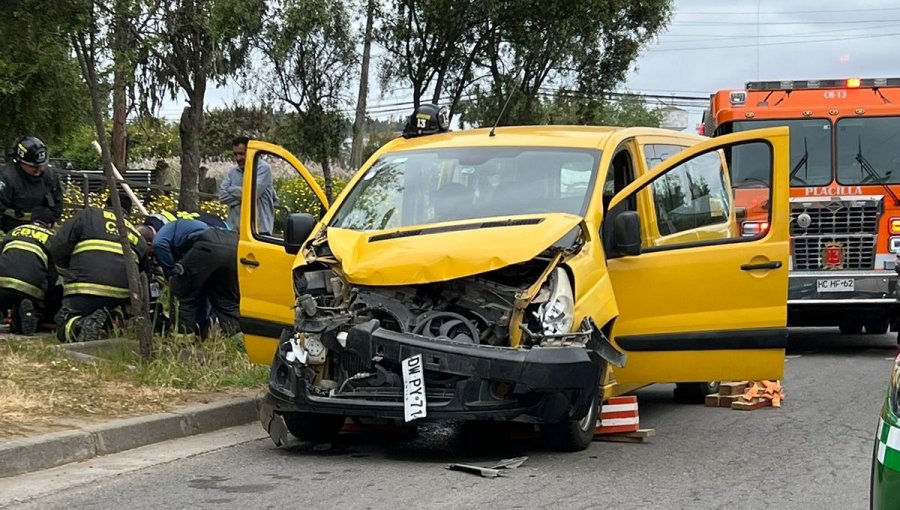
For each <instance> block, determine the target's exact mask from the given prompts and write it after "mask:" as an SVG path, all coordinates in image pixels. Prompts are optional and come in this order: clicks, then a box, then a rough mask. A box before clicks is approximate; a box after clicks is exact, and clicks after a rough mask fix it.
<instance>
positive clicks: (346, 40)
mask: <svg viewBox="0 0 900 510" xmlns="http://www.w3.org/2000/svg"><path fill="white" fill-rule="evenodd" d="M257 47H258V49H259V51H260V53H261V54H262V55H263V56H264V59H263V62H261V63H260V66H259V69H258V70H257V73H258V78H259V79H256V80H254V83H253V84H249V85H254V86H255V88H257V89H258V90H260V91H261V92H262V93H263V94H264V95H265V96H266V97H267V98H269V99H271V100H273V101H275V102H276V104H277V105H278V106H281V105H285V106H287V107H289V108H290V109H292V110H293V113H294V115H292V116H289V117H288V118H286V119H285V121H284V122H283V123H282V127H285V126H287V127H289V129H291V130H292V132H293V133H294V134H295V135H296V136H295V137H293V138H294V139H295V143H296V144H297V147H296V150H298V152H300V153H301V154H304V155H306V156H308V157H310V158H311V159H313V160H314V161H317V162H318V163H319V164H321V165H322V174H323V176H324V177H325V194H326V196H327V197H328V198H329V200H330V199H331V197H332V175H331V173H332V172H331V162H332V161H333V160H334V159H335V158H337V156H338V155H339V153H340V148H341V142H342V140H343V133H344V132H345V131H346V129H345V127H346V119H345V118H344V115H343V113H341V111H340V107H341V106H342V105H344V104H345V103H346V101H345V100H344V98H343V97H342V94H344V93H345V92H346V91H347V87H348V82H349V76H350V74H351V72H352V70H353V69H354V68H355V66H356V62H357V59H356V48H355V41H354V40H353V37H352V30H351V24H350V15H349V11H348V8H347V4H346V3H345V0H281V1H279V2H276V3H275V5H274V6H272V8H271V9H270V12H269V14H268V15H267V16H266V20H265V24H264V26H263V29H262V34H261V37H259V38H258V39H257Z"/></svg>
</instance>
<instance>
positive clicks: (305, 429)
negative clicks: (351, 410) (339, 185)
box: [281, 413, 346, 443]
mask: <svg viewBox="0 0 900 510" xmlns="http://www.w3.org/2000/svg"><path fill="white" fill-rule="evenodd" d="M281 416H282V417H283V418H284V424H285V425H287V429H288V431H290V433H291V435H293V436H294V437H296V438H297V439H299V440H301V441H313V442H316V443H330V442H332V441H334V438H335V437H337V435H338V433H340V431H341V428H342V427H343V426H344V421H345V420H346V418H345V417H343V416H339V415H336V414H309V413H283V414H282V415H281Z"/></svg>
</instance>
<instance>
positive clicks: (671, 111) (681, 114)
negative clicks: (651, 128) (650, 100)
mask: <svg viewBox="0 0 900 510" xmlns="http://www.w3.org/2000/svg"><path fill="white" fill-rule="evenodd" d="M656 111H657V112H659V113H660V114H661V115H662V122H660V124H659V127H661V128H665V129H674V130H676V131H684V130H685V129H687V127H688V112H687V110H682V109H681V108H676V107H674V106H663V107H660V108H657V110H656Z"/></svg>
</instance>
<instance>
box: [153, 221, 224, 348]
mask: <svg viewBox="0 0 900 510" xmlns="http://www.w3.org/2000/svg"><path fill="white" fill-rule="evenodd" d="M237 244H238V236H237V232H235V231H231V230H223V229H220V228H213V227H210V226H209V225H207V224H205V223H203V222H202V221H198V220H188V219H179V220H176V221H171V222H169V223H167V224H166V225H165V226H164V227H163V228H162V229H160V231H159V232H158V233H157V235H156V237H155V238H154V240H153V252H154V255H155V257H156V260H157V262H158V263H159V265H160V266H162V268H163V270H164V271H165V273H166V276H167V277H169V278H171V280H170V282H171V283H170V290H171V292H172V294H173V295H174V297H175V298H176V299H178V326H179V329H181V330H182V331H191V332H194V333H198V332H200V333H201V337H205V336H206V334H205V331H206V329H207V326H208V322H209V319H208V313H207V311H208V307H210V306H211V307H212V312H213V313H214V314H215V316H216V317H217V318H218V319H219V324H220V326H221V327H222V329H223V331H225V333H226V334H233V333H237V332H238V331H239V330H240V325H239V322H238V321H239V300H240V297H239V292H238V282H237Z"/></svg>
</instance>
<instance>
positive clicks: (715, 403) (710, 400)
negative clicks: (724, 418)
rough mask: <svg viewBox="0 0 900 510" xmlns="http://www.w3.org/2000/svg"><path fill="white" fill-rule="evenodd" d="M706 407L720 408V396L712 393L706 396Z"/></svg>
mask: <svg viewBox="0 0 900 510" xmlns="http://www.w3.org/2000/svg"><path fill="white" fill-rule="evenodd" d="M704 405H705V406H706V407H719V394H718V393H711V394H709V395H707V396H706V400H705V401H704Z"/></svg>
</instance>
